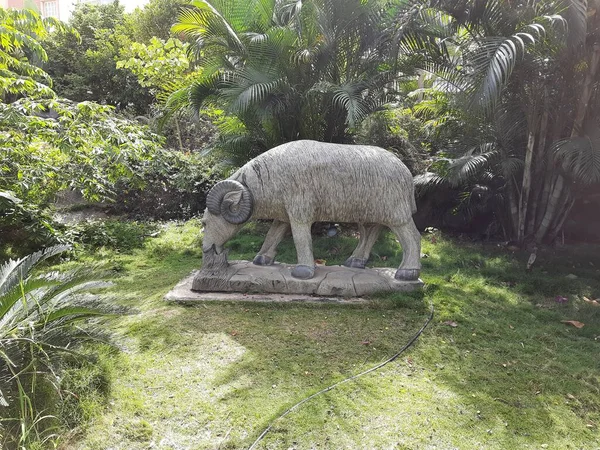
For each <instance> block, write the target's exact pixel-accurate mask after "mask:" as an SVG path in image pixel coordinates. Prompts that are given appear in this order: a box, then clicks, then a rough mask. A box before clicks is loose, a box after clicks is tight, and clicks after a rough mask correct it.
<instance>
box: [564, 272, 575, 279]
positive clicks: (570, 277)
mask: <svg viewBox="0 0 600 450" xmlns="http://www.w3.org/2000/svg"><path fill="white" fill-rule="evenodd" d="M565 278H568V279H569V280H575V279H576V278H577V275H575V274H574V273H570V274H569V275H567V276H566V277H565Z"/></svg>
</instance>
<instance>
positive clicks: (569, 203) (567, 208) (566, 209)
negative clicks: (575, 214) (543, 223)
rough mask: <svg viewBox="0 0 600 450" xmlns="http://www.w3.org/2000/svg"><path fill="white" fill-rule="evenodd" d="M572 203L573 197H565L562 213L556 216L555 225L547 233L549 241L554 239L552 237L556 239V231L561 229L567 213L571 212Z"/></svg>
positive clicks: (558, 231) (567, 215)
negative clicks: (565, 201)
mask: <svg viewBox="0 0 600 450" xmlns="http://www.w3.org/2000/svg"><path fill="white" fill-rule="evenodd" d="M574 204H575V199H567V203H566V205H565V207H564V209H563V211H562V213H561V214H560V215H559V216H558V220H557V222H556V225H555V226H554V227H553V228H552V230H551V231H550V233H548V240H549V241H550V242H552V241H554V239H556V236H558V233H560V231H561V230H562V228H563V226H564V224H565V221H566V220H567V217H569V213H570V212H571V209H573V205H574Z"/></svg>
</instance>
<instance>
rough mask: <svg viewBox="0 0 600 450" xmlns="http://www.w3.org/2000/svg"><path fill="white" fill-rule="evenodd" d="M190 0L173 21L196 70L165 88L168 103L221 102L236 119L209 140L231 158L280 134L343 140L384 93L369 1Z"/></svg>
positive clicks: (387, 93)
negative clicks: (174, 87)
mask: <svg viewBox="0 0 600 450" xmlns="http://www.w3.org/2000/svg"><path fill="white" fill-rule="evenodd" d="M294 5H295V4H293V3H290V2H264V1H259V0H254V1H234V2H229V1H214V2H208V1H196V2H193V8H191V9H185V10H183V11H182V12H181V14H180V16H179V22H178V23H177V24H176V25H175V26H174V27H173V31H174V32H176V33H182V34H184V35H185V36H187V37H189V38H190V39H194V40H195V41H194V43H193V50H194V53H193V55H194V56H195V57H197V58H198V64H199V65H200V66H201V67H203V69H204V71H203V74H202V77H199V78H197V79H196V80H194V82H192V83H191V84H190V85H189V86H187V87H186V88H184V89H181V90H179V91H177V92H175V93H174V94H172V96H171V98H170V100H169V106H170V107H171V108H172V109H177V108H181V107H184V106H186V105H187V106H190V107H191V108H192V109H193V111H196V112H198V111H199V110H201V109H202V108H205V107H207V106H211V105H212V106H216V107H222V108H223V109H224V110H225V111H226V113H227V114H229V115H232V116H234V117H235V119H236V120H235V121H231V122H229V123H228V124H227V125H228V128H221V137H220V140H218V141H217V142H216V144H215V147H216V148H220V149H222V150H225V151H226V152H227V154H228V155H229V156H232V157H234V159H235V160H236V161H237V162H241V161H244V160H247V159H249V158H251V157H253V156H256V155H257V154H259V153H261V152H263V151H265V150H267V149H269V148H271V147H274V146H275V145H278V144H281V143H283V142H288V141H291V140H296V139H315V140H320V141H328V142H348V141H349V140H350V139H351V134H352V129H353V127H355V126H356V125H358V124H359V123H360V122H361V121H362V120H363V119H364V118H365V117H366V116H367V115H368V114H369V113H371V112H372V111H374V110H376V109H377V108H378V107H379V106H381V105H382V104H384V103H385V102H387V101H388V100H389V99H390V98H393V92H394V83H393V81H394V78H396V76H397V71H395V69H394V67H393V66H392V65H391V63H390V64H386V63H388V62H390V61H391V58H390V57H389V53H386V52H387V51H388V50H389V46H390V45H391V44H390V42H389V41H388V40H386V39H384V35H383V29H382V23H381V22H382V18H383V11H382V9H381V8H380V5H379V3H378V2H356V1H353V0H336V1H327V2H322V1H318V0H315V1H310V2H303V3H302V6H301V7H300V4H298V5H296V6H294Z"/></svg>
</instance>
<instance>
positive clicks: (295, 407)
mask: <svg viewBox="0 0 600 450" xmlns="http://www.w3.org/2000/svg"><path fill="white" fill-rule="evenodd" d="M430 306H431V308H430V311H429V317H428V318H427V320H426V321H425V323H424V324H423V326H422V327H421V328H420V329H419V331H417V332H416V333H415V335H414V336H413V337H412V338H411V339H410V340H409V341H408V342H407V343H406V344H405V345H404V346H403V347H402V348H401V349H400V350H398V352H397V353H396V354H394V355H393V356H391V357H390V358H388V359H387V360H385V361H383V362H382V363H379V364H377V365H376V366H374V367H371V368H370V369H367V370H365V371H364V372H361V373H359V374H357V375H353V376H351V377H348V378H346V379H345V380H342V381H338V382H337V383H335V384H332V385H331V386H329V387H327V388H325V389H323V390H321V391H319V392H316V393H314V394H312V395H309V396H308V397H306V398H305V399H304V400H300V401H299V402H298V403H296V404H295V405H294V406H292V407H290V408H288V409H287V410H286V411H285V412H284V413H282V414H281V415H279V417H277V418H276V419H275V420H273V421H272V422H271V423H270V424H269V426H268V427H267V428H265V429H264V431H263V432H262V433H261V434H260V436H258V438H257V439H256V440H255V441H254V442H253V443H252V445H251V446H250V447H249V448H248V450H254V448H255V447H256V444H258V443H259V442H260V441H261V440H262V438H264V437H265V436H266V435H267V433H268V432H269V431H271V428H272V427H273V425H274V424H275V422H277V421H278V420H279V419H283V418H284V417H285V416H287V415H288V414H289V413H291V412H292V411H294V410H296V409H297V408H298V407H300V406H301V405H303V404H304V403H306V402H308V401H310V400H312V399H313V398H315V397H317V396H318V395H321V394H324V393H325V392H329V391H331V390H333V389H335V388H336V387H338V386H339V385H341V384H344V383H347V382H349V381H352V380H356V379H357V378H360V377H362V376H363V375H366V374H368V373H371V372H374V371H376V370H378V369H381V368H382V367H383V366H385V365H386V364H389V363H391V362H392V361H394V360H395V359H397V358H398V357H399V356H400V355H401V354H402V353H404V352H405V351H406V350H407V349H408V348H409V347H410V346H411V345H413V344H414V343H415V341H416V340H417V339H418V338H419V336H421V334H422V333H423V331H425V328H427V326H428V325H429V323H430V322H431V321H432V320H433V314H434V312H435V308H434V306H433V302H431V304H430Z"/></svg>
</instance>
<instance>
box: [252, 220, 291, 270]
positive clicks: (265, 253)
mask: <svg viewBox="0 0 600 450" xmlns="http://www.w3.org/2000/svg"><path fill="white" fill-rule="evenodd" d="M289 227H290V224H289V223H287V222H281V221H280V220H274V221H273V223H272V224H271V228H269V231H268V232H267V236H266V237H265V242H264V243H263V245H262V247H261V248H260V251H259V252H258V255H256V256H255V257H254V261H252V262H253V263H254V264H256V265H257V266H270V265H271V264H273V263H274V262H275V255H277V246H278V245H279V243H280V242H281V240H282V239H283V237H284V236H285V233H286V232H287V230H288V229H289Z"/></svg>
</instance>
